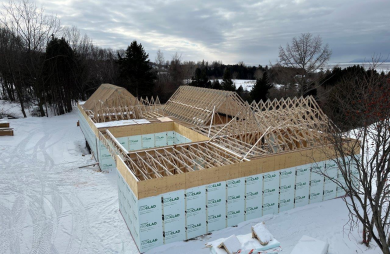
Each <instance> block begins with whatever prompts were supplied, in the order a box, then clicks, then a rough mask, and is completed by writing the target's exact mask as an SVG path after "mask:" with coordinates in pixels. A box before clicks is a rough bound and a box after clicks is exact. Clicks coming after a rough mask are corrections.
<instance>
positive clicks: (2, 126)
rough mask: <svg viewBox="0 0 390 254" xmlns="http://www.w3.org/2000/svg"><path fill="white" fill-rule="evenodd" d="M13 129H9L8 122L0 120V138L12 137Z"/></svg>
mask: <svg viewBox="0 0 390 254" xmlns="http://www.w3.org/2000/svg"><path fill="white" fill-rule="evenodd" d="M13 135H14V129H13V128H10V126H9V122H7V121H4V120H0V136H13Z"/></svg>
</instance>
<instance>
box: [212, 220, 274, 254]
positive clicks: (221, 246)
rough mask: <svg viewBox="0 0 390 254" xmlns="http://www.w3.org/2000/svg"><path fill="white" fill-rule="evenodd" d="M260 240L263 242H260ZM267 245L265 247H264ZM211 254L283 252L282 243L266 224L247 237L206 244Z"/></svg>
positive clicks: (239, 236) (222, 239) (235, 237)
mask: <svg viewBox="0 0 390 254" xmlns="http://www.w3.org/2000/svg"><path fill="white" fill-rule="evenodd" d="M259 238H260V239H262V240H261V242H260V240H259ZM264 243H266V244H265V245H263V244H264ZM206 246H207V247H209V248H210V253H211V254H226V253H229V254H230V253H240V254H246V253H258V252H261V253H264V254H265V253H269V254H271V253H272V254H275V253H278V252H280V251H281V247H280V242H279V241H278V240H276V239H275V238H274V237H273V236H272V234H271V233H270V232H269V231H268V229H267V228H265V225H264V223H259V224H257V225H255V226H253V227H252V233H249V234H246V235H237V236H236V235H232V236H230V237H228V238H220V239H217V240H215V241H212V242H209V243H207V244H206Z"/></svg>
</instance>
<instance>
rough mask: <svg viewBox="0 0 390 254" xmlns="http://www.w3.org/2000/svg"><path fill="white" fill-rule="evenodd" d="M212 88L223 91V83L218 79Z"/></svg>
mask: <svg viewBox="0 0 390 254" xmlns="http://www.w3.org/2000/svg"><path fill="white" fill-rule="evenodd" d="M212 88H213V89H217V90H221V89H222V86H221V83H220V82H219V80H218V79H216V80H215V81H214V82H213V85H212Z"/></svg>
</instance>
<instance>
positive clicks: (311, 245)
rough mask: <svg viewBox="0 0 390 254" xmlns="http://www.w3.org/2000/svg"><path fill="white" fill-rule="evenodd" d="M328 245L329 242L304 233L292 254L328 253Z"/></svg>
mask: <svg viewBox="0 0 390 254" xmlns="http://www.w3.org/2000/svg"><path fill="white" fill-rule="evenodd" d="M328 247H329V245H328V243H326V242H323V241H320V240H317V239H315V238H313V237H310V236H307V235H304V236H302V238H301V239H300V240H299V242H298V244H297V245H295V247H294V249H293V251H292V252H291V254H326V253H328Z"/></svg>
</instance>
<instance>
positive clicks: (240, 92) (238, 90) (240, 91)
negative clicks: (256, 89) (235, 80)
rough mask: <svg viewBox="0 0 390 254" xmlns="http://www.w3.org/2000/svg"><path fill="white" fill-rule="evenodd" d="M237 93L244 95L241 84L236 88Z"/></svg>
mask: <svg viewBox="0 0 390 254" xmlns="http://www.w3.org/2000/svg"><path fill="white" fill-rule="evenodd" d="M236 92H237V93H238V95H239V96H240V97H241V98H242V97H243V95H244V88H243V87H242V85H240V86H239V87H238V88H237V91H236Z"/></svg>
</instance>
